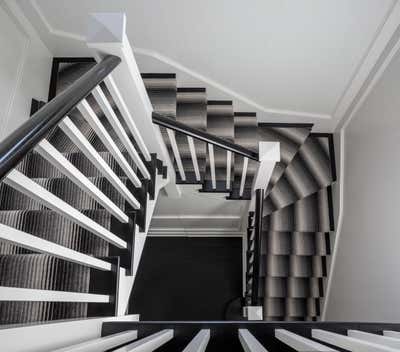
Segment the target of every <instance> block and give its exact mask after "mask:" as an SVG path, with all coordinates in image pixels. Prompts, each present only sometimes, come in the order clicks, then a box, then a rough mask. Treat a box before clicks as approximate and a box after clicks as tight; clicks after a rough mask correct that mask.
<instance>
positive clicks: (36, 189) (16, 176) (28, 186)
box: [3, 169, 127, 248]
mask: <svg viewBox="0 0 400 352" xmlns="http://www.w3.org/2000/svg"><path fill="white" fill-rule="evenodd" d="M3 182H4V183H6V184H7V185H9V186H10V187H12V188H15V189H16V190H17V191H19V192H22V193H24V194H26V195H27V196H29V197H31V198H33V199H35V200H37V201H38V202H40V203H41V204H43V205H44V206H46V207H47V208H49V209H51V210H53V211H55V212H56V213H58V214H60V215H61V216H64V217H66V218H67V219H70V220H71V221H73V222H75V223H77V224H78V225H80V226H82V227H83V228H85V229H86V230H88V231H90V232H92V233H94V234H95V235H97V236H99V237H101V238H102V239H104V240H105V241H107V242H110V243H112V244H114V245H115V246H117V247H118V248H127V243H126V242H125V241H123V240H122V239H120V238H119V237H118V236H116V235H114V234H113V233H112V232H110V231H109V230H107V229H106V228H105V227H103V226H101V225H99V224H98V223H97V222H95V221H93V220H92V219H90V218H88V217H87V216H86V215H84V214H82V213H81V212H80V211H79V210H77V209H75V208H74V207H72V206H71V205H69V204H68V203H66V202H64V201H63V200H62V199H60V198H58V197H57V196H55V195H54V194H53V193H51V192H49V191H48V190H46V189H45V188H43V187H42V186H40V185H39V184H37V183H36V182H34V181H32V180H31V179H30V178H28V177H26V176H25V175H24V174H23V173H21V172H19V171H17V170H15V169H14V170H12V171H11V172H10V173H9V174H8V175H7V176H6V178H5V179H4V180H3Z"/></svg>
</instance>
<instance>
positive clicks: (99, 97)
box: [92, 86, 151, 179]
mask: <svg viewBox="0 0 400 352" xmlns="http://www.w3.org/2000/svg"><path fill="white" fill-rule="evenodd" d="M92 94H93V96H94V97H95V99H96V101H97V103H98V104H99V106H100V108H101V109H102V110H103V112H104V114H105V116H106V117H107V120H108V122H109V123H110V124H111V126H112V127H113V129H114V131H115V132H116V134H117V135H118V138H119V139H120V140H121V142H122V143H123V144H124V146H125V148H126V150H127V152H128V153H129V155H130V157H131V158H132V160H133V161H134V162H135V164H136V165H137V167H138V168H139V170H140V172H141V174H142V175H143V177H145V178H147V179H150V178H151V176H150V172H149V170H147V167H146V165H145V164H144V162H143V160H142V159H141V158H140V156H139V154H138V152H137V151H136V149H135V147H134V146H133V144H132V142H131V140H130V139H129V136H128V135H127V133H126V132H125V128H124V126H122V124H121V122H120V121H119V119H118V117H117V115H116V113H115V111H114V109H113V108H112V106H111V104H110V103H109V101H108V99H107V97H106V96H105V94H104V92H103V90H102V89H101V88H100V86H97V87H96V88H95V89H93V90H92Z"/></svg>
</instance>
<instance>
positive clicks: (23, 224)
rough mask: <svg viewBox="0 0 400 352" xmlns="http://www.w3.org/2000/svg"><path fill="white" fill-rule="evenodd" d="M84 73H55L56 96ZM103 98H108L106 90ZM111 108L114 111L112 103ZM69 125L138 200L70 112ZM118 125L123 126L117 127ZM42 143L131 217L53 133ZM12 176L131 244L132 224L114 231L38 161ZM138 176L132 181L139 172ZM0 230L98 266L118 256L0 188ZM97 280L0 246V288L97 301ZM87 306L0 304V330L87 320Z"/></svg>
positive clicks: (73, 69) (29, 160)
mask: <svg viewBox="0 0 400 352" xmlns="http://www.w3.org/2000/svg"><path fill="white" fill-rule="evenodd" d="M91 65H92V64H73V65H69V66H66V67H65V68H64V69H63V70H61V71H60V73H59V79H58V87H57V88H58V92H59V91H61V90H62V89H65V87H67V86H68V85H69V84H71V83H72V82H73V81H74V80H75V79H76V78H77V77H80V76H81V75H82V73H84V72H86V71H87V70H88V69H90V67H91ZM103 89H105V87H103ZM105 93H106V95H109V94H108V92H107V91H106V90H105ZM87 99H88V101H89V103H90V104H91V106H92V108H93V109H94V110H95V111H96V113H97V115H98V116H99V118H100V120H101V121H102V123H103V124H104V126H105V127H106V128H107V130H108V131H109V133H110V135H111V136H112V138H113V140H114V141H115V142H116V143H117V144H119V147H120V149H121V150H122V151H123V154H124V156H125V158H126V159H127V161H128V162H129V163H130V164H131V166H132V168H133V170H136V166H135V164H134V163H133V162H132V160H131V159H130V157H129V155H128V154H127V153H126V151H125V150H124V148H123V146H122V143H121V142H120V141H119V139H118V137H117V136H116V135H114V134H113V129H112V128H111V126H110V125H109V124H108V122H107V120H106V119H105V117H104V115H102V114H100V113H99V111H100V109H99V108H98V106H97V105H96V104H95V103H94V99H93V97H91V96H89V97H88V98H87ZM110 102H111V101H110ZM112 104H114V103H113V102H112ZM114 110H115V111H116V113H117V115H118V116H119V112H118V111H117V110H116V108H115V106H114ZM69 117H70V118H71V119H72V120H73V121H74V123H75V124H76V126H77V127H78V128H79V129H80V131H81V132H82V133H83V134H84V135H85V137H86V138H87V139H88V140H89V142H90V143H91V144H92V146H94V147H95V149H96V150H97V151H98V152H99V154H100V155H101V157H102V158H103V159H104V160H105V161H106V162H107V164H108V165H109V166H110V167H111V169H112V170H113V171H114V172H115V173H116V174H117V175H118V176H119V177H120V179H121V181H122V182H123V183H124V184H125V185H127V187H128V189H130V190H131V191H132V193H133V194H134V195H135V196H137V195H138V194H139V193H141V191H142V190H140V189H136V188H135V187H133V185H132V184H131V183H130V181H129V180H128V179H127V177H126V176H125V175H124V173H123V171H122V170H121V168H120V167H119V165H118V164H117V163H116V161H115V160H114V159H113V157H112V156H111V154H110V153H109V152H108V151H107V149H106V148H105V147H104V145H103V143H102V142H101V140H100V139H99V138H98V137H97V135H96V134H95V133H94V131H93V130H92V129H91V128H90V126H89V125H88V124H87V123H86V121H85V120H84V119H83V118H82V116H80V114H79V112H78V111H77V110H76V109H75V110H73V111H72V112H71V113H70V114H69ZM121 123H123V121H122V120H121ZM47 138H48V140H49V141H50V142H51V143H52V144H53V145H54V146H55V147H56V148H57V149H58V150H59V151H60V152H62V153H63V155H64V157H66V158H67V159H68V160H69V161H70V162H71V163H72V164H73V165H74V166H75V167H77V168H78V169H79V170H80V171H81V172H82V173H83V174H84V175H85V176H87V177H89V179H90V180H91V181H92V182H93V183H94V184H95V185H96V186H97V187H98V188H99V189H100V190H101V191H102V192H103V193H104V194H105V195H107V196H108V197H109V198H110V199H111V200H112V201H113V202H114V203H115V204H117V205H118V206H119V207H120V208H121V209H122V210H123V211H125V212H132V211H133V209H132V208H131V207H130V205H129V204H128V203H127V202H126V201H125V199H124V198H123V197H122V196H121V195H120V193H119V192H117V191H116V190H115V189H114V188H113V186H112V185H111V184H110V183H109V182H108V180H107V179H105V178H104V177H102V175H101V174H100V173H99V171H98V170H97V169H96V168H95V167H94V165H93V164H92V163H91V162H90V161H89V160H88V159H87V158H86V157H85V156H84V155H83V154H82V153H81V152H79V150H78V149H77V147H76V146H75V145H74V144H73V143H72V142H71V141H70V140H69V139H68V138H67V137H66V135H64V133H63V132H62V131H61V130H60V129H56V130H54V131H53V132H52V133H50V135H49V136H48V137H47ZM17 168H18V170H19V171H21V172H22V173H24V174H25V175H27V176H28V177H30V178H31V179H33V180H34V181H35V182H37V183H39V184H40V185H41V186H42V187H44V188H45V189H47V190H49V191H51V192H52V193H54V194H55V195H57V196H58V197H60V198H61V199H62V200H64V201H66V202H67V203H69V204H70V205H72V206H73V207H75V208H77V209H78V210H80V211H82V212H83V213H84V214H85V215H87V216H88V217H89V218H91V219H93V220H94V221H96V222H97V223H99V224H100V225H102V226H104V227H105V228H106V229H108V230H110V231H111V232H113V233H115V234H117V235H120V236H121V237H122V238H124V239H126V236H127V234H128V233H130V234H132V236H133V231H134V230H133V226H132V224H130V225H126V224H122V223H120V222H119V221H118V220H117V219H115V218H114V217H113V216H112V215H111V214H110V213H109V212H108V211H106V210H104V209H103V208H102V207H101V206H100V205H99V204H98V203H96V202H95V201H94V200H93V199H92V198H91V197H89V196H88V195H87V194H86V193H85V192H83V191H82V190H81V189H80V188H79V187H77V186H76V185H75V184H74V183H72V182H71V181H70V180H69V179H67V178H66V177H65V176H64V175H63V174H61V173H60V172H59V171H58V170H57V169H56V168H54V167H53V166H52V165H51V164H50V163H48V162H47V161H46V160H45V159H43V158H42V157H41V156H40V155H39V154H37V153H35V152H31V153H29V154H28V155H27V156H26V157H25V158H24V159H23V160H22V161H21V163H20V164H19V165H18V167H17ZM158 171H160V170H158ZM138 175H139V176H140V173H139V172H138ZM137 199H138V200H139V201H140V202H141V211H142V212H144V211H145V207H146V200H147V198H145V200H144V201H143V199H142V201H141V199H140V198H139V197H137ZM136 215H137V219H138V222H140V221H139V220H140V219H139V218H140V216H142V217H143V216H145V213H142V214H140V212H136ZM142 221H143V219H142ZM0 223H3V224H6V225H9V226H12V227H15V228H17V229H19V230H22V231H25V232H27V233H29V234H32V235H35V236H37V237H40V238H43V239H46V240H49V241H52V242H55V243H57V244H60V245H62V246H65V247H68V248H70V249H73V250H76V251H79V252H81V253H85V254H88V255H92V256H95V257H102V258H104V257H105V260H107V257H112V256H114V255H116V253H119V252H118V250H117V249H116V248H115V247H114V246H113V245H110V244H108V242H106V241H104V240H103V239H101V238H99V237H97V236H95V235H93V234H91V233H90V232H88V231H87V230H85V229H83V228H81V227H80V226H78V225H76V224H74V223H73V222H71V221H69V220H68V219H66V218H64V217H62V216H60V215H58V214H57V213H55V212H54V211H51V210H49V209H47V208H45V207H44V206H42V205H41V204H39V203H38V202H36V201H34V200H32V199H31V198H29V197H27V196H25V195H24V194H22V193H20V192H18V191H16V190H14V189H13V188H11V187H9V186H7V185H5V184H4V183H2V184H0ZM129 226H130V227H129ZM128 231H129V232H128ZM97 273H98V271H96V270H95V269H91V268H88V267H84V266H81V265H78V264H74V263H70V262H66V261H63V260H60V259H57V258H54V257H51V256H49V255H44V254H35V253H33V252H31V251H28V250H26V249H23V248H20V247H17V246H14V245H10V244H6V243H2V242H0V285H2V286H10V287H22V288H30V289H45V290H60V291H73V292H82V293H102V294H105V292H92V290H93V285H92V281H93V280H91V278H92V277H93V276H95V275H97ZM106 289H107V288H106ZM109 289H110V290H111V291H112V292H114V293H115V291H114V290H116V287H113V288H109ZM94 305H95V304H91V303H64V302H62V303H58V302H56V303H55V302H0V324H13V323H29V322H36V321H45V320H55V319H70V318H83V317H88V316H91V311H92V310H91V309H92V308H93V307H94ZM97 305H100V306H98V307H97V308H96V310H97V312H99V311H101V310H104V307H102V306H101V304H97Z"/></svg>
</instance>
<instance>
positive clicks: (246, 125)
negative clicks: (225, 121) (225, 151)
mask: <svg viewBox="0 0 400 352" xmlns="http://www.w3.org/2000/svg"><path fill="white" fill-rule="evenodd" d="M234 129H235V138H234V142H235V144H238V145H240V146H242V147H244V148H247V149H250V150H252V151H254V152H257V153H258V135H257V130H258V124H257V115H256V113H254V112H235V113H234ZM232 162H233V170H234V173H233V182H232V192H231V194H230V196H229V199H240V198H242V199H251V187H252V185H253V180H254V176H255V174H256V172H257V170H258V166H259V163H258V162H257V161H255V160H251V159H249V161H248V166H247V173H246V180H245V185H244V192H243V196H242V197H240V183H241V180H242V172H243V162H244V158H243V157H242V156H240V155H233V156H232Z"/></svg>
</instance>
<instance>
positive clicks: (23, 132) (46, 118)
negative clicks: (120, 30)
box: [0, 55, 121, 181]
mask: <svg viewBox="0 0 400 352" xmlns="http://www.w3.org/2000/svg"><path fill="white" fill-rule="evenodd" d="M120 62H121V59H120V58H119V57H117V56H114V55H108V56H106V57H105V58H104V59H103V60H102V61H101V62H99V63H98V64H96V65H95V66H94V67H92V68H91V69H90V70H89V71H88V72H86V73H85V74H84V75H83V76H82V77H80V78H79V79H78V80H76V81H75V82H74V83H73V84H72V85H71V86H70V87H68V88H67V89H66V90H64V91H63V92H61V93H60V94H59V95H57V96H56V97H55V98H54V99H52V100H51V101H50V102H48V103H47V104H46V105H44V106H43V107H42V108H41V109H40V110H38V111H37V112H36V113H35V114H33V115H32V117H31V118H30V119H29V120H27V121H26V122H25V123H23V124H22V125H21V126H20V127H18V128H17V129H16V130H15V131H14V132H12V133H11V134H10V135H8V136H7V137H6V138H5V139H4V140H2V141H1V142H0V181H1V180H2V179H3V178H4V177H5V176H6V175H7V174H8V173H9V172H10V171H11V170H12V169H13V168H14V167H15V166H16V165H17V164H18V163H19V162H20V161H21V160H22V158H23V157H24V156H25V155H26V154H27V153H28V152H29V151H30V150H32V149H33V148H34V147H35V146H36V145H37V144H38V143H39V142H40V141H41V140H42V139H43V138H45V137H46V135H47V134H48V133H49V132H50V131H51V130H52V129H53V128H54V127H56V126H57V125H58V124H59V122H60V121H61V120H62V119H63V118H64V117H65V116H66V115H67V114H68V113H69V112H70V111H71V110H72V109H73V108H74V107H75V106H76V105H77V104H78V103H79V102H80V101H81V100H82V99H84V98H85V97H86V96H87V95H88V94H89V93H90V92H91V91H92V90H93V89H94V88H95V87H96V86H97V85H98V84H100V83H101V82H102V81H103V80H104V78H105V77H107V76H108V75H109V73H110V72H112V71H113V70H114V68H115V67H116V66H118V64H119V63H120Z"/></svg>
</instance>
